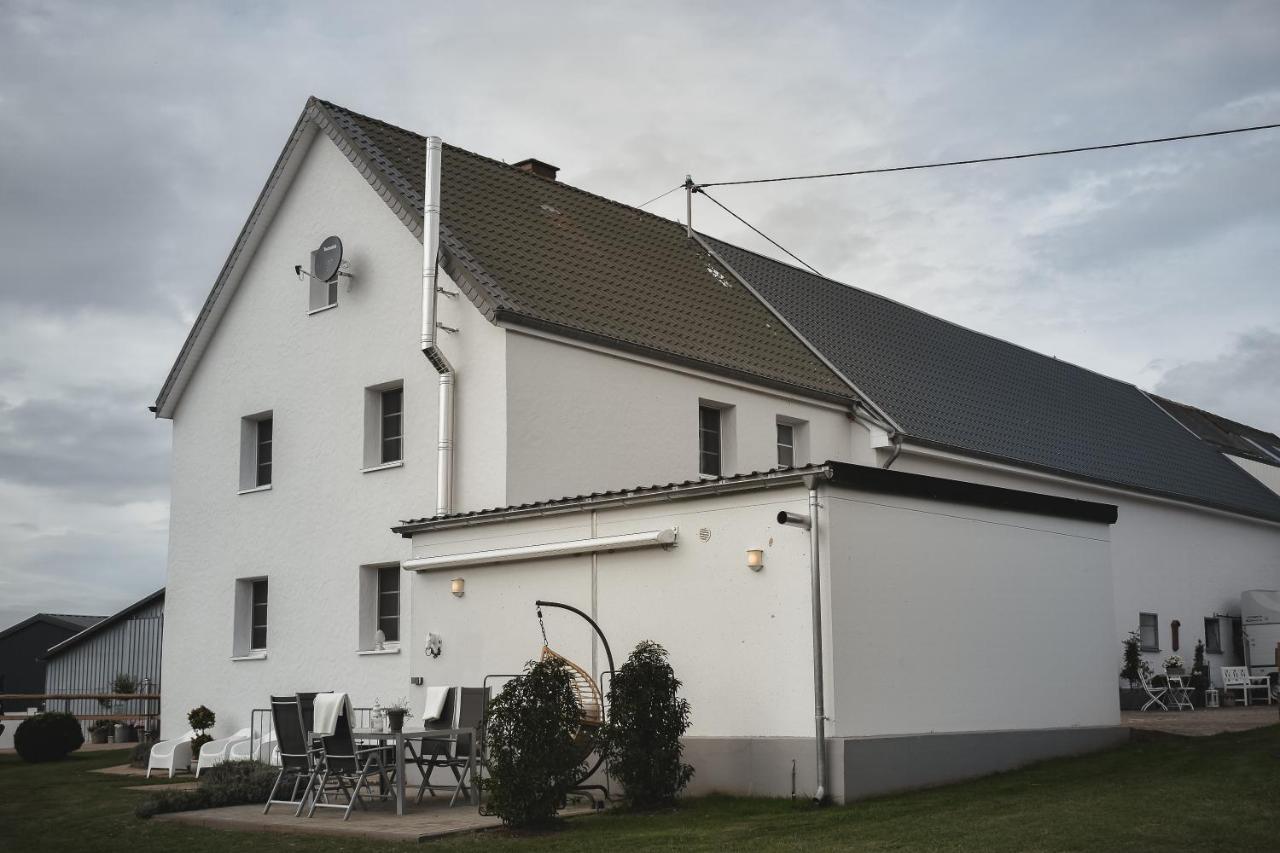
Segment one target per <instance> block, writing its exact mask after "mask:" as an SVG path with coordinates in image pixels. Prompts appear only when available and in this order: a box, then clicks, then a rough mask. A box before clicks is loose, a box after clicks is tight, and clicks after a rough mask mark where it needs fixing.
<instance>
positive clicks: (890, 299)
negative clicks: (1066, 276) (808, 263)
mask: <svg viewBox="0 0 1280 853" xmlns="http://www.w3.org/2000/svg"><path fill="white" fill-rule="evenodd" d="M696 233H698V234H702V236H704V237H706V238H708V239H710V240H714V241H716V242H717V243H723V244H725V245H726V246H732V247H733V248H735V249H737V250H738V251H740V252H746V253H747V254H749V255H755V256H756V257H757V258H760V259H761V260H765V261H768V262H769V263H773V264H779V265H780V266H784V267H787V268H788V269H793V270H795V271H796V272H798V273H801V274H803V275H805V276H806V277H808V278H811V279H815V280H816V281H819V282H822V283H824V284H827V285H834V286H836V287H847V288H849V289H850V290H856V291H858V292H859V293H862V294H865V295H867V296H869V297H871V298H873V299H880V300H883V301H885V302H888V303H890V304H893V305H896V306H898V307H899V308H903V309H905V310H907V311H914V312H915V313H917V314H921V315H923V316H925V317H928V318H930V319H931V320H937V321H938V322H940V323H946V324H947V325H948V326H952V327H954V328H957V329H960V330H961V331H964V332H968V333H969V334H971V335H981V336H982V337H984V338H987V339H989V340H992V341H995V342H996V343H999V344H1004V345H1005V346H1010V347H1017V348H1018V349H1020V350H1022V351H1024V352H1028V353H1031V354H1032V355H1034V356H1037V357H1038V358H1043V359H1045V360H1047V361H1052V362H1056V363H1057V364H1065V365H1066V366H1068V367H1074V368H1075V369H1077V370H1083V371H1086V372H1088V373H1092V374H1093V375H1095V376H1100V377H1102V378H1103V379H1106V380H1109V381H1111V382H1116V383H1118V384H1120V385H1126V386H1128V387H1130V388H1137V389H1138V390H1139V391H1141V390H1142V389H1141V388H1139V387H1138V386H1137V385H1135V384H1134V383H1132V382H1126V381H1125V380H1123V379H1116V378H1115V377H1114V376H1108V375H1107V374H1105V373H1102V372H1100V371H1097V370H1094V369H1093V368H1091V367H1085V366H1084V365H1081V364H1076V363H1075V362H1074V361H1067V360H1066V359H1063V358H1058V357H1057V356H1056V355H1046V354H1045V353H1042V352H1040V351H1039V350H1034V349H1032V348H1031V347H1028V346H1024V345H1023V344H1020V343H1016V342H1015V341H1010V340H1006V339H1005V338H1002V337H1000V336H999V335H993V334H991V333H990V332H984V331H982V330H981V329H971V328H969V327H968V326H963V325H961V324H960V323H957V322H956V321H955V320H948V319H947V318H946V317H941V316H939V315H937V314H934V313H932V312H930V311H925V310H924V309H923V308H917V307H915V306H914V305H908V304H907V303H905V302H901V301H899V300H897V299H894V298H893V297H892V296H885V295H884V294H883V293H877V292H876V291H874V290H867V289H866V288H865V287H859V286H858V285H856V284H848V283H847V282H843V281H839V280H838V279H834V278H831V277H830V276H825V275H820V274H815V273H814V272H813V271H812V270H807V269H805V268H804V267H802V266H799V265H797V264H793V263H789V262H787V261H784V260H781V259H779V258H775V257H772V256H770V255H765V254H762V253H760V252H757V251H755V250H753V249H744V248H743V247H741V246H739V245H738V244H737V243H730V242H729V241H728V240H722V239H721V238H719V237H712V236H711V235H710V234H705V233H703V232H701V231H698V232H696Z"/></svg>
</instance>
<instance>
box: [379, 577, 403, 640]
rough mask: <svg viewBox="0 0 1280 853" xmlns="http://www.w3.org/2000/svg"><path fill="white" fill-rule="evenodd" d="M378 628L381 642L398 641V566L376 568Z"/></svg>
mask: <svg viewBox="0 0 1280 853" xmlns="http://www.w3.org/2000/svg"><path fill="white" fill-rule="evenodd" d="M378 630H379V631H381V632H382V639H383V642H387V643H398V642H400V567H399V566H383V567H382V568H380V569H378Z"/></svg>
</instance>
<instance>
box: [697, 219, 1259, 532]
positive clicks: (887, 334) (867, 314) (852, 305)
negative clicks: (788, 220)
mask: <svg viewBox="0 0 1280 853" xmlns="http://www.w3.org/2000/svg"><path fill="white" fill-rule="evenodd" d="M704 239H706V240H707V241H708V244H709V245H710V246H711V247H712V248H713V249H714V250H715V252H716V254H718V255H719V256H720V257H721V258H722V259H723V260H724V261H725V262H726V263H727V264H728V266H730V267H731V268H732V269H733V270H734V271H735V273H737V274H738V275H740V276H742V277H743V278H744V279H746V280H747V281H748V282H750V283H751V285H752V287H753V288H754V289H755V290H756V291H757V292H758V293H760V294H761V295H762V296H763V297H764V298H765V299H766V300H767V301H768V302H769V303H770V304H771V305H773V307H774V308H776V309H777V310H778V311H779V312H780V313H781V314H782V316H783V317H785V318H786V319H787V320H788V321H790V322H791V324H792V325H793V326H794V327H795V328H796V329H798V330H799V332H800V334H802V335H803V336H804V337H805V338H806V339H807V340H808V341H809V342H810V343H812V344H813V345H814V346H816V347H817V348H818V350H819V351H820V352H822V353H823V354H824V355H825V356H826V357H827V358H829V359H830V360H831V362H832V363H833V364H834V365H835V367H836V368H837V369H838V370H839V371H840V372H841V373H842V374H844V375H845V376H846V377H847V378H848V379H849V380H850V381H852V382H853V383H854V384H855V385H856V386H857V387H858V388H859V389H860V390H861V391H862V392H864V393H865V394H866V395H867V396H868V397H870V398H871V399H872V400H874V401H875V402H876V403H877V404H879V405H880V407H882V408H883V409H884V411H885V412H886V413H887V414H888V415H889V416H890V417H892V418H893V419H894V420H895V421H897V422H898V424H899V425H900V426H901V427H902V430H903V432H905V433H906V435H907V436H908V437H910V438H913V439H916V440H917V441H920V442H923V443H926V444H932V445H936V446H938V447H943V448H951V449H956V450H959V451H962V452H966V453H969V454H975V455H979V456H983V457H987V458H991V459H994V460H1000V461H1006V462H1010V463H1013V464H1015V465H1020V466H1027V467H1032V468H1038V469H1042V470H1046V471H1053V472H1061V473H1064V474H1068V475H1071V476H1075V477H1080V478H1084V479H1087V480H1092V481H1096V482H1100V483H1106V484H1110V485H1116V486H1121V487H1124V488H1129V489H1136V490H1138V491H1143V492H1149V493H1151V494H1155V495H1161V496H1164V497H1170V498H1175V499H1178V500H1184V501H1190V502H1193V503H1198V504H1204V505H1206V506H1212V507H1216V508H1219V509H1226V510H1230V511H1232V512H1238V513H1243V514H1245V515H1252V516H1257V517H1260V518H1266V519H1271V520H1280V497H1278V496H1277V495H1276V494H1275V493H1273V492H1272V491H1271V490H1269V489H1267V488H1266V487H1265V486H1263V485H1262V484H1261V483H1259V482H1258V481H1257V480H1255V479H1254V478H1253V477H1250V476H1249V475H1248V474H1247V473H1245V472H1244V471H1242V470H1241V469H1240V468H1239V467H1237V466H1236V465H1234V464H1232V463H1231V462H1229V461H1228V460H1226V459H1223V458H1222V457H1221V456H1220V455H1219V454H1218V453H1217V452H1215V451H1214V450H1213V449H1212V448H1211V447H1208V446H1207V445H1205V444H1204V443H1203V442H1200V441H1197V440H1196V438H1195V437H1194V436H1193V435H1191V434H1190V433H1189V432H1188V431H1187V430H1186V429H1184V428H1183V427H1182V426H1180V425H1179V424H1178V423H1177V422H1176V421H1174V420H1173V419H1172V418H1171V417H1169V416H1168V415H1166V414H1165V413H1164V412H1163V411H1161V410H1160V408H1159V407H1157V406H1156V405H1155V404H1154V403H1153V402H1152V401H1151V399H1150V398H1148V396H1147V395H1146V394H1145V393H1143V392H1142V391H1141V390H1139V389H1138V388H1136V387H1135V386H1133V385H1130V384H1128V383H1125V382H1120V381H1118V380H1115V379H1110V378H1108V377H1106V376H1102V375H1101V374H1098V373H1094V372H1092V371H1089V370H1085V369H1083V368H1080V367H1076V366H1075V365H1072V364H1068V363H1067V362H1064V361H1059V360H1058V359H1056V358H1051V357H1049V356H1045V355H1041V354H1040V353H1037V352H1033V351H1031V350H1028V349H1024V348H1023V347H1020V346H1016V345H1014V344H1011V343H1008V342H1006V341H1002V340H999V339H997V338H993V337H990V336H987V335H984V334H981V333H978V332H974V331H971V330H969V329H966V328H963V327H962V326H957V325H956V324H954V323H950V322H948V321H946V320H942V319H939V318H937V317H934V316H932V315H930V314H926V313H924V312H923V311H917V310H916V309H914V308H908V307H907V306H905V305H902V304H900V303H898V302H894V301H892V300H890V299H886V298H884V297H882V296H877V295H876V294H873V293H869V292H867V291H865V290H859V289H858V288H856V287H850V286H848V285H845V284H841V283H839V282H836V281H832V280H830V279H827V278H823V277H821V276H817V275H814V274H812V273H809V272H806V271H804V270H801V269H797V268H796V267H793V266H790V265H788V264H784V263H781V262H779V261H775V260H773V259H771V258H766V257H764V256H762V255H758V254H756V253H754V252H749V251H747V250H745V249H740V248H738V247H737V246H733V245H730V244H728V243H725V242H723V241H720V240H715V239H714V238H710V237H705V238H704Z"/></svg>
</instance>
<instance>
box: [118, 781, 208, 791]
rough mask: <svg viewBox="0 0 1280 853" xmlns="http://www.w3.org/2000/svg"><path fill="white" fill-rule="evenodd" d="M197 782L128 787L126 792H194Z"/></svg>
mask: <svg viewBox="0 0 1280 853" xmlns="http://www.w3.org/2000/svg"><path fill="white" fill-rule="evenodd" d="M197 787H198V786H197V785H196V783H195V782H169V783H166V784H162V785H126V786H125V790H126V791H194V790H195V789H196V788H197Z"/></svg>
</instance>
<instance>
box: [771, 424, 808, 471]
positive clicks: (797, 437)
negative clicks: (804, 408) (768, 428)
mask: <svg viewBox="0 0 1280 853" xmlns="http://www.w3.org/2000/svg"><path fill="white" fill-rule="evenodd" d="M808 444H809V423H808V422H807V421H802V420H799V419H798V418H789V417H787V416H785V415H778V423H777V447H778V467H780V468H791V467H793V466H795V465H808V464H809V447H808Z"/></svg>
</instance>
